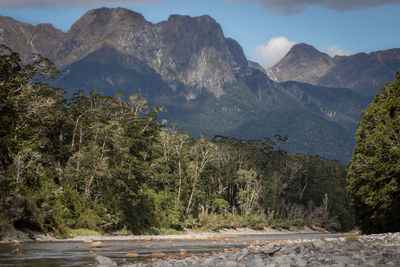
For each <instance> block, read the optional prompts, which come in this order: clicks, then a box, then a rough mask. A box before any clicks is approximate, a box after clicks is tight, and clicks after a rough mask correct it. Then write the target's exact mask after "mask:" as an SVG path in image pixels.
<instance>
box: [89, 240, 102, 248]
mask: <svg viewBox="0 0 400 267" xmlns="http://www.w3.org/2000/svg"><path fill="white" fill-rule="evenodd" d="M104 247H106V245H104V243H103V242H101V241H96V242H93V243H92V244H91V245H90V246H89V248H104Z"/></svg>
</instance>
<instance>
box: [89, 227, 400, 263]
mask: <svg viewBox="0 0 400 267" xmlns="http://www.w3.org/2000/svg"><path fill="white" fill-rule="evenodd" d="M114 264H115V265H114ZM95 266H97V267H100V266H103V267H104V266H117V265H116V263H114V262H112V261H110V260H109V259H107V258H105V257H98V258H96V262H95ZM125 266H129V267H136V266H137V267H139V266H158V267H167V266H230V267H236V266H243V267H245V266H246V267H247V266H290V267H293V266H400V233H387V234H377V235H363V236H357V237H355V236H350V237H341V238H326V239H324V238H321V239H318V240H292V241H269V242H268V243H265V244H257V243H254V244H251V245H250V246H248V247H247V248H245V249H231V250H225V251H224V252H222V253H215V254H213V255H199V256H189V257H182V256H181V257H179V256H176V257H174V256H173V257H171V256H169V257H165V258H164V259H151V260H148V261H146V262H138V263H135V264H130V265H125Z"/></svg>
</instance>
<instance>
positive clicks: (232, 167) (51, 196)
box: [0, 47, 352, 237]
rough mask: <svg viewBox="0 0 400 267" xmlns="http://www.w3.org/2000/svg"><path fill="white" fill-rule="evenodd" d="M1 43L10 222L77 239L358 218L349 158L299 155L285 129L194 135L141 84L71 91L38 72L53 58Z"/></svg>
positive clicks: (3, 218)
mask: <svg viewBox="0 0 400 267" xmlns="http://www.w3.org/2000/svg"><path fill="white" fill-rule="evenodd" d="M1 49H2V50H1V54H0V76H1V77H2V81H4V82H2V83H1V84H0V86H1V94H2V96H4V98H1V101H2V102H1V103H0V104H1V105H0V108H1V112H2V117H1V120H0V122H1V124H0V126H1V127H0V151H1V154H0V164H1V165H0V185H1V187H0V222H1V227H2V228H1V229H0V231H6V230H7V229H8V227H12V226H13V227H17V228H33V229H36V230H41V231H51V232H54V233H56V234H57V235H59V236H64V237H67V236H71V235H75V234H78V233H76V232H74V231H73V229H74V228H78V229H80V228H84V229H87V230H95V231H98V232H118V231H121V230H122V231H123V232H126V233H155V234H156V233H160V231H161V232H168V231H181V230H182V229H183V228H192V229H196V228H200V229H207V230H219V229H222V228H239V227H250V228H253V229H262V228H264V227H265V226H268V225H270V226H271V225H272V226H274V227H277V228H283V227H288V225H290V224H297V225H300V224H301V223H299V222H302V223H309V224H313V223H315V222H318V224H319V225H322V226H324V227H325V226H326V227H329V226H330V225H338V223H340V224H341V227H342V229H348V228H351V227H352V211H351V209H349V207H348V205H347V204H348V202H347V198H346V194H345V174H346V171H347V170H346V167H345V166H343V165H341V164H340V163H339V162H338V161H329V160H326V159H323V158H320V157H317V156H309V155H297V154H294V155H288V154H287V153H286V152H285V151H283V150H282V147H281V145H283V143H285V142H290V138H289V139H288V137H287V136H281V135H275V138H276V140H274V141H273V140H271V139H269V138H264V139H262V140H240V139H236V138H229V137H224V136H216V137H215V138H214V139H213V140H208V139H206V138H205V135H204V134H203V135H202V136H201V138H200V139H198V140H194V139H193V138H192V137H191V136H190V135H189V134H187V133H185V132H180V131H179V130H178V129H176V128H175V127H174V126H172V127H168V128H167V127H163V126H161V125H160V124H159V123H157V122H156V119H157V115H158V113H159V112H160V111H161V110H162V108H160V107H152V106H150V105H149V104H148V103H147V101H146V100H145V99H143V98H141V97H139V95H137V94H135V95H130V96H127V97H125V96H124V95H122V94H116V95H115V96H113V97H111V96H102V95H100V94H99V93H98V92H97V91H91V92H90V93H85V92H83V91H79V92H77V93H75V94H74V95H73V96H72V98H70V99H64V98H63V97H62V94H63V90H62V89H59V88H53V87H50V86H49V85H47V84H43V83H34V82H33V81H32V78H33V77H35V75H39V74H49V73H52V72H54V69H53V67H52V65H51V63H50V62H48V61H47V60H45V59H42V58H40V57H39V58H38V61H37V62H36V61H35V62H34V63H33V64H31V65H22V64H21V62H20V59H19V56H18V55H17V54H16V53H14V52H12V51H10V50H9V49H7V48H6V47H1ZM254 86H256V85H254ZM226 89H227V90H229V88H226ZM253 89H254V90H256V88H253ZM237 93H238V94H240V95H242V96H244V95H245V94H244V92H242V91H238V92H237ZM260 94H262V93H260ZM263 97H264V96H263ZM265 97H267V96H265ZM210 99H211V98H208V97H207V95H203V96H201V97H200V98H199V99H198V101H206V102H207V101H211V100H210ZM212 99H214V100H213V101H216V100H215V98H212ZM266 99H267V100H265V101H267V102H268V101H273V99H270V98H269V97H267V98H266ZM228 100H229V99H228ZM228 100H227V101H228ZM196 101H197V100H196ZM229 101H234V100H233V99H230V100H229ZM186 104H187V105H191V104H193V103H191V102H190V101H189V102H186ZM204 108H206V109H210V106H205V107H204ZM242 108H243V109H244V108H246V109H252V107H251V105H249V106H246V107H242ZM209 112H210V114H212V112H214V111H212V110H209ZM3 114H4V116H3ZM224 118H225V119H226V118H227V117H224ZM240 119H243V118H240ZM201 121H202V120H200V122H201ZM192 122H193V121H192ZM215 124H216V125H218V124H221V121H220V120H219V119H217V120H216V121H215ZM221 125H222V124H221ZM221 125H219V127H224V126H223V125H222V126H221ZM271 135H272V134H271ZM318 216H319V217H318ZM315 218H318V220H316V219H315ZM321 218H322V219H321ZM158 229H161V230H158ZM171 229H173V230H171Z"/></svg>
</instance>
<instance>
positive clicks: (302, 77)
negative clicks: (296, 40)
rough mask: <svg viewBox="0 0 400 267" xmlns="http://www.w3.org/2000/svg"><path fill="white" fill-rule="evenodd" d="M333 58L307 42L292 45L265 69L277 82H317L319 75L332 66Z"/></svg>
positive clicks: (322, 74)
mask: <svg viewBox="0 0 400 267" xmlns="http://www.w3.org/2000/svg"><path fill="white" fill-rule="evenodd" d="M333 64H334V62H333V59H332V58H331V57H330V56H328V55H327V54H325V53H321V52H319V51H318V50H316V49H315V48H314V47H312V46H310V45H307V44H297V45H294V46H293V47H292V48H291V49H290V51H289V52H288V53H287V54H286V56H285V57H284V58H283V59H281V60H280V61H279V62H278V63H277V64H276V65H275V66H274V67H272V68H269V69H268V70H267V72H268V75H269V77H270V78H271V79H272V80H275V81H277V82H284V81H299V82H306V83H311V84H317V83H318V80H319V78H320V77H322V76H324V75H325V74H326V73H327V72H328V70H329V69H330V68H332V66H333Z"/></svg>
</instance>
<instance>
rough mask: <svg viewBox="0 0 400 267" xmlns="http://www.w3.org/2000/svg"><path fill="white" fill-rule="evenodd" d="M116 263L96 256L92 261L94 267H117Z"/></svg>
mask: <svg viewBox="0 0 400 267" xmlns="http://www.w3.org/2000/svg"><path fill="white" fill-rule="evenodd" d="M117 266H118V265H117V263H116V262H115V261H113V260H112V259H110V258H108V257H104V256H101V255H99V256H97V257H96V258H95V259H94V267H117Z"/></svg>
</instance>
